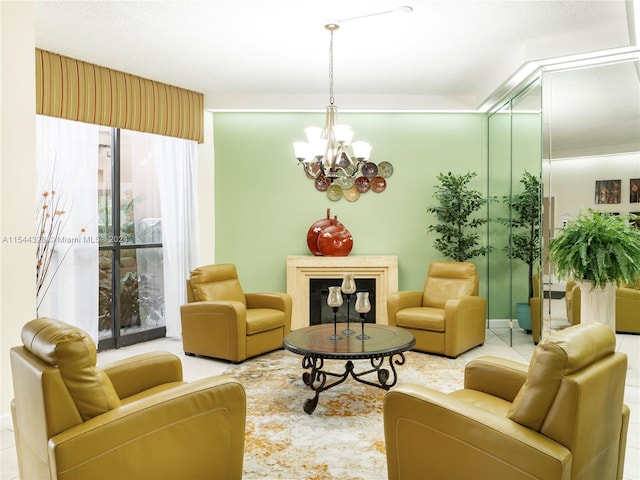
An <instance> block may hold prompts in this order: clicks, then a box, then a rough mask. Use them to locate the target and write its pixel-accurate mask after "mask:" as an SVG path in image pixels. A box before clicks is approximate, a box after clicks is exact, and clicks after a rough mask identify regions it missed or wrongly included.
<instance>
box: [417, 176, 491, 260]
mask: <svg viewBox="0 0 640 480" xmlns="http://www.w3.org/2000/svg"><path fill="white" fill-rule="evenodd" d="M475 176H476V173H473V172H468V173H466V174H464V175H455V174H453V173H451V172H449V173H447V174H446V175H445V174H442V173H441V174H440V175H438V177H437V178H438V180H439V181H440V185H437V186H436V187H435V192H434V194H433V196H434V198H435V199H436V200H437V201H438V205H433V206H430V207H429V208H427V212H430V213H433V214H435V216H436V218H437V219H438V221H439V222H440V223H438V224H436V225H430V226H429V227H428V228H427V230H428V231H429V232H436V233H438V234H439V235H440V237H439V238H437V239H436V241H435V242H434V244H433V245H434V247H435V248H436V250H438V251H439V252H441V253H442V254H443V255H444V256H446V257H448V258H451V259H453V260H455V261H458V262H464V261H465V260H468V259H470V258H473V257H477V256H478V255H486V254H487V252H488V251H489V247H487V246H484V247H483V246H479V241H480V235H479V234H478V233H475V232H473V229H477V228H478V227H480V226H482V225H484V224H485V223H486V222H487V220H486V218H471V215H472V214H473V213H475V212H477V211H478V210H480V209H481V208H482V207H484V206H485V205H486V204H487V199H486V198H485V197H483V196H482V194H481V193H480V192H479V191H477V190H472V189H471V188H469V182H470V181H471V179H473V178H474V177H475Z"/></svg>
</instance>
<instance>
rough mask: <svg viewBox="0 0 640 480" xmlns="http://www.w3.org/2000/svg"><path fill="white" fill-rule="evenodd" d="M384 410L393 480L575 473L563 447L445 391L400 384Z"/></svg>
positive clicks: (530, 476)
mask: <svg viewBox="0 0 640 480" xmlns="http://www.w3.org/2000/svg"><path fill="white" fill-rule="evenodd" d="M383 409H384V431H385V442H386V449H387V460H388V461H387V468H388V473H389V479H398V478H423V477H424V475H425V472H428V473H429V476H430V477H432V478H510V479H516V478H559V479H568V478H569V477H570V473H571V472H570V470H571V463H572V457H571V453H570V452H569V450H567V449H566V448H565V447H564V446H562V445H560V444H558V443H556V442H554V441H553V440H550V439H549V438H547V437H544V436H543V435H541V434H539V433H538V432H536V431H534V430H531V429H529V428H527V427H524V426H522V425H520V424H518V423H516V422H514V421H512V420H509V419H507V418H505V417H502V416H499V415H495V414H493V413H491V412H488V411H485V410H482V409H480V408H478V407H476V406H474V405H471V404H468V403H465V402H464V401H462V400H460V399H456V398H452V397H450V396H449V395H446V394H444V393H442V392H438V391H435V390H431V389H429V388H427V387H423V386H419V385H409V384H407V385H401V386H399V387H395V388H393V389H392V390H390V391H389V392H388V393H387V394H386V395H385V398H384V407H383ZM461 459H464V461H461Z"/></svg>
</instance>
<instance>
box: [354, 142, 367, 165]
mask: <svg viewBox="0 0 640 480" xmlns="http://www.w3.org/2000/svg"><path fill="white" fill-rule="evenodd" d="M351 149H352V150H353V156H354V157H356V159H357V160H361V161H363V160H364V161H366V160H369V156H370V155H371V145H369V142H363V141H360V142H353V143H352V144H351Z"/></svg>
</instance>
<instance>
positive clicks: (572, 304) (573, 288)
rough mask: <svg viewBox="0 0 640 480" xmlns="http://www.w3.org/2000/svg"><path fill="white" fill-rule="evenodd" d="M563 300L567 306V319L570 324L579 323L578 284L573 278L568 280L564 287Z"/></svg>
mask: <svg viewBox="0 0 640 480" xmlns="http://www.w3.org/2000/svg"><path fill="white" fill-rule="evenodd" d="M564 301H565V305H566V307H567V320H569V323H570V324H571V325H578V324H579V323H580V304H581V300H580V286H579V285H578V284H577V283H576V281H575V280H569V281H568V282H567V286H566V287H565V293H564Z"/></svg>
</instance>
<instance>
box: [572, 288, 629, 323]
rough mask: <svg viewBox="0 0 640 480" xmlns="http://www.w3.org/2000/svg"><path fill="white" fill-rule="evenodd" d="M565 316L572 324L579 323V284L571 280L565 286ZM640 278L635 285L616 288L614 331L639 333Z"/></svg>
mask: <svg viewBox="0 0 640 480" xmlns="http://www.w3.org/2000/svg"><path fill="white" fill-rule="evenodd" d="M566 302H567V303H566V304H567V318H568V319H569V322H570V323H571V324H572V325H577V324H578V323H580V286H579V285H578V284H577V283H576V282H575V281H573V280H570V281H569V282H567V288H566ZM639 311H640V280H638V281H637V282H636V284H635V285H633V284H627V285H624V286H620V287H617V288H616V332H619V333H640V315H638V312H639Z"/></svg>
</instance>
